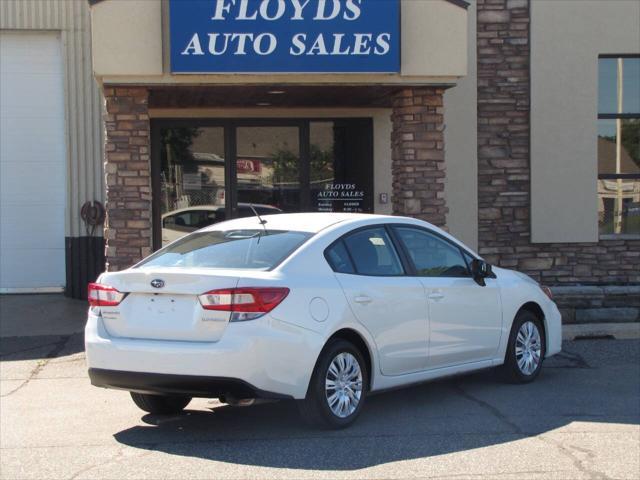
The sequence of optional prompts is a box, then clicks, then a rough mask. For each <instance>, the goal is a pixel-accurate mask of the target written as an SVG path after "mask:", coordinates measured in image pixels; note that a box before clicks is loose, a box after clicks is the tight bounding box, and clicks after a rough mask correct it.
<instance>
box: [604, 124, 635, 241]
mask: <svg viewBox="0 0 640 480" xmlns="http://www.w3.org/2000/svg"><path fill="white" fill-rule="evenodd" d="M598 173H599V178H598V221H599V227H600V228H599V229H600V234H605V235H606V234H640V179H638V178H622V177H621V176H622V175H630V174H631V175H640V119H601V120H599V121H598ZM616 177H620V178H616Z"/></svg>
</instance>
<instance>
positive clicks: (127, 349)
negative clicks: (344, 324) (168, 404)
mask: <svg viewBox="0 0 640 480" xmlns="http://www.w3.org/2000/svg"><path fill="white" fill-rule="evenodd" d="M321 349H322V338H321V337H320V336H319V335H318V334H316V333H314V332H311V331H309V330H306V329H302V328H298V327H295V326H293V325H289V324H284V323H282V322H278V321H276V320H273V319H269V318H267V317H263V318H261V319H258V320H252V321H248V322H238V323H232V324H229V325H228V326H227V328H226V330H225V332H224V334H223V336H222V338H221V339H220V340H218V341H217V342H187V341H169V340H148V339H135V338H121V337H115V336H112V335H110V334H109V332H108V331H107V330H106V329H105V327H104V324H103V322H102V319H101V317H100V316H99V315H96V314H94V313H93V312H90V313H89V317H88V322H87V326H86V328H85V351H86V358H87V366H88V367H89V369H90V376H91V380H92V383H93V384H94V385H99V386H102V387H107V388H118V389H124V390H130V391H138V392H144V391H147V392H153V393H174V394H179V393H180V394H184V395H190V396H199V397H211V398H215V397H216V396H218V395H220V394H224V393H231V394H233V393H234V392H233V391H223V390H225V388H231V387H233V388H232V390H235V391H237V392H239V393H242V394H243V395H244V394H245V393H249V392H252V393H255V394H256V395H257V396H258V397H267V398H283V397H284V398H297V399H300V398H304V397H305V395H306V391H307V387H308V385H309V379H310V377H311V373H312V371H313V368H314V365H315V361H316V358H317V355H318V354H319V352H320V350H321ZM94 377H95V378H94ZM244 398H249V397H244Z"/></svg>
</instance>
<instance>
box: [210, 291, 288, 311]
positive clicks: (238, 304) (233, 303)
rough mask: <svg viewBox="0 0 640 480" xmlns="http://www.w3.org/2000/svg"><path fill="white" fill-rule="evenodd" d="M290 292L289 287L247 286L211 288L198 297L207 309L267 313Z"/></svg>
mask: <svg viewBox="0 0 640 480" xmlns="http://www.w3.org/2000/svg"><path fill="white" fill-rule="evenodd" d="M288 294H289V289H288V288H280V287H273V288H271V287H269V288H262V287H245V288H229V289H223V290H211V291H210V292H207V293H203V294H202V295H200V296H199V297H198V299H199V300H200V304H201V305H202V308H204V309H205V310H218V311H223V312H247V313H267V312H270V311H271V310H273V309H274V308H276V307H277V306H278V305H279V304H280V302H282V301H283V300H284V299H285V298H286V296H287V295H288Z"/></svg>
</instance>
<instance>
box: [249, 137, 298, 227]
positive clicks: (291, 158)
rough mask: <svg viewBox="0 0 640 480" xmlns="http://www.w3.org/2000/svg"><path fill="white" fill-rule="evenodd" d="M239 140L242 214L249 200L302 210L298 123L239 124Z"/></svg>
mask: <svg viewBox="0 0 640 480" xmlns="http://www.w3.org/2000/svg"><path fill="white" fill-rule="evenodd" d="M237 142H238V143H237V172H238V173H237V179H238V209H239V214H240V215H241V216H244V215H243V211H242V207H243V206H246V205H247V204H253V205H255V206H262V207H265V208H266V207H275V208H278V209H280V210H282V211H284V212H298V211H300V143H299V130H298V127H238V129H237ZM245 210H246V208H245Z"/></svg>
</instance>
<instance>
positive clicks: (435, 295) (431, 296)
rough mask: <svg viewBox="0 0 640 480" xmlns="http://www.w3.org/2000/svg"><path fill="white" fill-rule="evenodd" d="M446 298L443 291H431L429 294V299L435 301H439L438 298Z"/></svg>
mask: <svg viewBox="0 0 640 480" xmlns="http://www.w3.org/2000/svg"><path fill="white" fill-rule="evenodd" d="M443 298H444V295H443V294H442V293H431V294H430V295H429V300H434V301H436V302H437V301H438V300H442V299H443Z"/></svg>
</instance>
